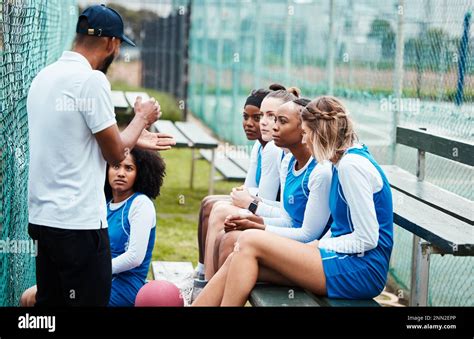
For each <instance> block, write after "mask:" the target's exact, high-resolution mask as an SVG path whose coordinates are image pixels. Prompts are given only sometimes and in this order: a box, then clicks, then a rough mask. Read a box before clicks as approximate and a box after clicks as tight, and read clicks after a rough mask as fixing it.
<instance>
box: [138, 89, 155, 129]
mask: <svg viewBox="0 0 474 339" xmlns="http://www.w3.org/2000/svg"><path fill="white" fill-rule="evenodd" d="M133 107H134V111H135V115H136V116H137V117H139V118H142V119H144V120H145V122H146V127H145V128H148V127H150V126H151V124H153V123H154V122H155V121H156V120H158V119H159V118H160V117H161V110H160V108H161V107H160V104H159V103H158V101H156V99H155V98H151V99H150V100H147V101H145V102H143V100H142V97H140V96H139V97H137V99H136V100H135V104H134V106H133Z"/></svg>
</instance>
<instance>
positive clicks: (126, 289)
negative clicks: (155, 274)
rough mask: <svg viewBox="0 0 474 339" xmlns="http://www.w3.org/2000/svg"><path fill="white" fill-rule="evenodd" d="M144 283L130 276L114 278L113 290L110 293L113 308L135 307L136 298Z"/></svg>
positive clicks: (110, 304)
mask: <svg viewBox="0 0 474 339" xmlns="http://www.w3.org/2000/svg"><path fill="white" fill-rule="evenodd" d="M144 284H145V283H144V282H141V281H139V280H138V279H134V278H131V277H130V276H127V277H123V276H121V275H118V276H114V277H113V278H112V289H111V291H110V299H109V305H108V306H112V307H117V306H118V307H133V306H135V298H136V297H137V293H138V291H139V290H140V288H141V287H142V286H143V285H144Z"/></svg>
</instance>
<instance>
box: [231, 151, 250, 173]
mask: <svg viewBox="0 0 474 339" xmlns="http://www.w3.org/2000/svg"><path fill="white" fill-rule="evenodd" d="M226 156H227V158H229V159H230V160H231V161H232V162H233V163H234V164H236V165H237V166H238V167H240V168H241V169H242V170H243V171H244V172H246V173H247V172H248V170H249V167H250V156H249V155H248V154H247V152H245V151H235V152H232V151H231V152H228V153H227V154H226Z"/></svg>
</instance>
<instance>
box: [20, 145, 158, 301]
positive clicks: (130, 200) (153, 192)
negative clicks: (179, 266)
mask: <svg viewBox="0 0 474 339" xmlns="http://www.w3.org/2000/svg"><path fill="white" fill-rule="evenodd" d="M164 176H165V163H164V161H163V159H162V158H161V157H160V156H159V155H158V153H156V152H152V151H145V150H141V149H137V148H135V149H133V150H132V151H131V152H130V153H129V154H128V155H127V156H126V157H125V159H124V160H123V161H122V162H120V163H119V164H117V165H114V166H111V165H108V167H107V179H106V183H105V195H106V198H107V223H108V233H109V239H110V252H111V256H112V289H111V294H110V299H109V306H133V305H134V303H135V297H136V295H137V293H138V291H139V290H140V288H141V287H142V286H143V285H144V284H145V282H146V276H147V273H148V270H149V268H150V261H151V255H152V252H153V246H154V244H155V229H156V211H155V206H154V204H153V201H152V199H155V198H156V197H157V196H158V195H159V194H160V188H161V186H162V184H163V178H164ZM35 297H36V286H33V287H31V288H29V289H28V290H26V291H25V292H24V293H23V295H22V297H21V301H20V304H21V305H22V306H33V305H34V304H35V302H36V300H35V299H36V298H35Z"/></svg>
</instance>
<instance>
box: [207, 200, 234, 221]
mask: <svg viewBox="0 0 474 339" xmlns="http://www.w3.org/2000/svg"><path fill="white" fill-rule="evenodd" d="M227 215H229V205H228V204H225V203H222V202H221V201H218V202H216V203H215V204H214V205H213V206H212V209H211V213H210V215H209V217H212V218H214V219H224V218H225V217H227Z"/></svg>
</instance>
